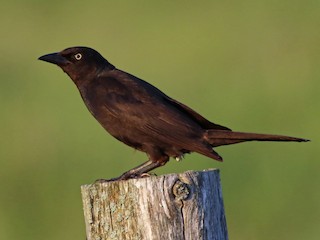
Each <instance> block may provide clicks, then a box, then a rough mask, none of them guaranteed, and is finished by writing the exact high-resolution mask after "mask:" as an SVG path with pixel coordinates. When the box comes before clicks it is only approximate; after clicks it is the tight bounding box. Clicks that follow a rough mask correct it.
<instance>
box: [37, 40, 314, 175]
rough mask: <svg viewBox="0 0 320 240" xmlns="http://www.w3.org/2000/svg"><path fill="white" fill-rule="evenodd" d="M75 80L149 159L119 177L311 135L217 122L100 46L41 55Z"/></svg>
mask: <svg viewBox="0 0 320 240" xmlns="http://www.w3.org/2000/svg"><path fill="white" fill-rule="evenodd" d="M38 59H39V60H42V61H45V62H49V63H52V64H55V65H57V66H58V67H60V68H61V69H62V70H63V71H64V72H65V73H66V74H67V75H69V77H70V78H71V80H72V81H73V82H74V83H75V85H76V87H77V88H78V90H79V92H80V95H81V97H82V99H83V101H84V103H85V105H86V107H87V108H88V110H89V111H90V113H91V114H92V115H93V116H94V118H95V119H96V120H97V121H98V122H99V123H100V124H101V125H102V127H103V128H104V129H105V130H106V131H107V132H108V133H109V134H111V135H112V136H113V137H115V138H116V139H118V140H119V141H121V142H123V143H124V144H126V145H128V146H130V147H132V148H134V149H136V150H139V151H142V152H145V153H146V154H147V156H148V160H147V161H146V162H144V163H142V164H140V165H139V166H137V167H135V168H133V169H130V170H128V171H126V172H125V173H123V174H122V175H120V176H119V177H116V178H113V179H111V180H112V181H115V180H126V179H130V178H139V177H141V176H143V175H144V174H147V173H148V172H150V171H151V170H154V169H156V168H158V167H160V166H163V165H165V164H166V163H167V162H168V161H169V159H170V158H175V159H177V160H180V159H182V158H183V157H184V156H185V154H189V153H192V152H196V153H199V154H201V155H204V156H206V157H209V158H211V159H215V160H217V161H222V160H223V159H222V157H221V156H220V155H219V154H218V153H217V152H216V151H215V150H214V148H215V147H219V146H222V145H230V144H236V143H241V142H247V141H284V142H307V141H309V140H308V139H304V138H297V137H289V136H283V135H273V134H259V133H247V132H237V131H232V130H231V129H230V128H228V127H225V126H222V125H219V124H216V123H213V122H211V121H209V120H207V119H206V118H205V117H203V116H202V115H200V114H199V113H197V112H196V111H195V110H193V109H191V108H190V107H188V106H187V105H185V104H183V103H181V102H179V101H177V100H175V99H173V98H171V97H169V96H168V95H166V94H165V93H163V92H162V91H161V90H159V89H158V88H156V87H155V86H153V85H151V84H150V83H148V82H146V81H144V80H142V79H140V78H138V77H136V76H134V75H132V74H130V73H127V72H125V71H122V70H120V69H118V68H116V67H115V66H114V65H113V64H111V63H110V62H109V61H108V60H107V59H105V58H104V57H103V56H102V55H101V54H100V53H99V52H97V51H96V50H94V49H92V48H89V47H83V46H77V47H69V48H66V49H64V50H62V51H60V52H54V53H50V54H46V55H43V56H41V57H39V58H38Z"/></svg>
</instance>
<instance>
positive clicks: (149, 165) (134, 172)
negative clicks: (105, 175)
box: [95, 160, 167, 183]
mask: <svg viewBox="0 0 320 240" xmlns="http://www.w3.org/2000/svg"><path fill="white" fill-rule="evenodd" d="M166 162H167V161H166ZM166 162H161V161H157V162H154V161H152V160H148V161H146V162H144V163H142V164H141V165H139V166H137V167H135V168H132V169H130V170H129V171H127V172H125V173H123V174H122V175H121V176H119V177H116V178H111V179H98V180H96V181H95V182H100V183H101V182H112V181H118V180H126V179H130V178H138V177H141V175H142V174H144V173H147V172H149V171H151V170H153V169H156V168H158V167H160V166H163V165H164V164H165V163H166Z"/></svg>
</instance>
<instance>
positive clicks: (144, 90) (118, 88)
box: [100, 75, 204, 147]
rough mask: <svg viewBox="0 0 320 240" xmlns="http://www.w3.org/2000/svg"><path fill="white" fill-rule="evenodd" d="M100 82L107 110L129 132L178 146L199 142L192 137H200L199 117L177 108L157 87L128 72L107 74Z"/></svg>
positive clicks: (201, 129) (202, 131)
mask: <svg viewBox="0 0 320 240" xmlns="http://www.w3.org/2000/svg"><path fill="white" fill-rule="evenodd" d="M101 82H103V83H102V84H103V86H100V90H101V89H104V93H103V94H104V100H103V104H104V106H105V108H106V110H107V111H108V112H109V113H110V114H112V115H113V116H114V118H115V119H119V121H120V122H122V123H123V124H127V125H128V126H130V129H132V131H139V132H140V133H141V134H144V135H147V136H150V138H151V137H152V136H157V138H158V139H160V140H163V141H165V142H167V143H169V144H172V145H177V144H178V145H179V146H181V147H183V146H184V147H187V146H190V147H192V145H193V144H194V145H199V143H197V142H198V141H194V139H195V138H197V139H199V138H201V137H202V135H203V133H204V129H203V127H202V126H201V124H199V121H198V119H201V118H200V117H201V116H200V115H197V114H193V115H191V114H190V113H192V112H193V111H192V110H191V109H190V110H189V109H188V108H182V107H180V105H179V104H177V103H175V102H173V101H172V100H169V98H168V97H167V96H166V95H165V94H163V93H162V92H161V91H160V90H158V89H157V88H155V87H153V86H152V85H150V84H148V83H146V82H144V81H142V80H140V79H137V78H134V77H133V76H131V75H129V77H128V76H126V78H124V77H122V76H116V77H110V76H109V77H106V79H103V81H101ZM194 116H196V117H194ZM194 147H195V146H194Z"/></svg>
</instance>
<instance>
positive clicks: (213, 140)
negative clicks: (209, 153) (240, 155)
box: [205, 130, 309, 147]
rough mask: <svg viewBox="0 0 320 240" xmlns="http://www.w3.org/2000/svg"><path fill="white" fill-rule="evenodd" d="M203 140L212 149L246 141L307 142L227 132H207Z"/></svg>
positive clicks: (266, 135)
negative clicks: (205, 140)
mask: <svg viewBox="0 0 320 240" xmlns="http://www.w3.org/2000/svg"><path fill="white" fill-rule="evenodd" d="M205 138H206V139H207V141H208V142H209V143H210V145H211V146H212V147H218V146H222V145H229V144H235V143H241V142H247V141H277V142H308V141H309V140H308V139H303V138H296V137H288V136H282V135H272V134H259V133H246V132H233V131H228V130H207V131H206V133H205Z"/></svg>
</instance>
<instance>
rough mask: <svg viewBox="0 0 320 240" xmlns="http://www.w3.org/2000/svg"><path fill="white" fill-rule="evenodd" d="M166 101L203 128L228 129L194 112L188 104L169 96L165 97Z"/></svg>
mask: <svg viewBox="0 0 320 240" xmlns="http://www.w3.org/2000/svg"><path fill="white" fill-rule="evenodd" d="M167 101H169V102H170V103H171V104H172V105H174V106H176V107H177V108H178V109H180V111H183V112H185V113H186V114H188V115H189V116H190V117H191V118H193V119H194V120H195V121H197V122H198V123H199V124H200V125H201V126H202V127H203V128H204V129H216V130H230V131H231V129H230V128H227V127H225V126H221V125H219V124H215V123H213V122H210V121H209V120H207V119H206V118H204V117H203V116H201V115H200V114H199V113H197V112H195V111H194V110H192V109H191V108H189V107H188V106H186V105H184V104H183V103H180V102H178V101H176V100H174V99H172V98H170V97H167Z"/></svg>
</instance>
